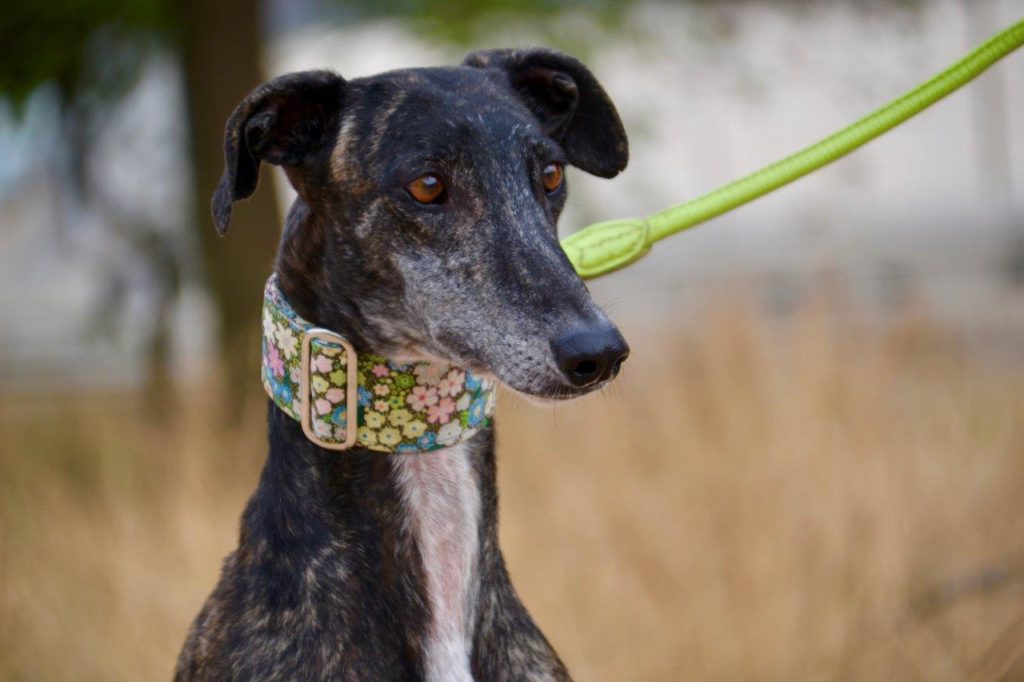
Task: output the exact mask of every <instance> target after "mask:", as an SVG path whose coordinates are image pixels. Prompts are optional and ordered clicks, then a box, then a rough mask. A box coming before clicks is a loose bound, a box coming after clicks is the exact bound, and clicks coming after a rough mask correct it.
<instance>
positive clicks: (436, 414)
mask: <svg viewBox="0 0 1024 682" xmlns="http://www.w3.org/2000/svg"><path fill="white" fill-rule="evenodd" d="M454 411H455V401H453V400H452V399H451V398H441V401H440V402H439V403H438V404H437V405H431V406H430V407H428V408H427V421H428V422H430V423H431V424H447V423H448V420H449V419H451V418H452V412H454Z"/></svg>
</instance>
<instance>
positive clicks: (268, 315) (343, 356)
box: [262, 275, 495, 453]
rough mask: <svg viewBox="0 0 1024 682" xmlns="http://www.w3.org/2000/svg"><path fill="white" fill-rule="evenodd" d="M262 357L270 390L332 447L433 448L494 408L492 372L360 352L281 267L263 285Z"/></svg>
mask: <svg viewBox="0 0 1024 682" xmlns="http://www.w3.org/2000/svg"><path fill="white" fill-rule="evenodd" d="M262 364H263V387H264V388H265V389H266V391H267V395H269V396H270V398H271V399H272V400H273V401H274V403H275V404H276V405H277V406H278V407H279V408H281V410H283V411H284V412H285V413H286V414H287V415H288V416H290V417H291V418H292V419H295V420H297V421H299V422H301V423H302V430H303V432H304V433H305V434H306V437H307V438H309V439H310V440H311V441H313V442H314V443H316V444H317V445H320V446H322V447H325V448H329V449H332V450H345V449H347V448H349V447H352V446H353V445H356V444H358V445H361V446H362V447H365V448H368V449H370V450H377V451H379V452H393V453H416V452H429V451H431V450H438V449H440V448H444V447H448V446H450V445H455V444H456V443H459V442H461V441H464V440H467V439H469V438H471V437H472V436H474V435H475V434H476V433H477V432H478V431H480V429H482V428H485V427H486V426H488V425H489V424H490V423H491V417H492V415H493V414H494V403H495V386H494V381H493V380H491V379H486V378H484V377H481V376H478V375H476V374H473V373H472V372H470V371H469V370H467V369H462V368H460V367H456V366H455V365H450V364H446V363H439V362H412V363H402V362H395V361H393V360H389V359H388V358H385V357H383V356H380V355H371V354H367V353H363V354H361V355H358V356H357V355H356V352H355V350H354V349H353V348H352V346H351V345H350V344H349V343H348V342H347V341H346V340H345V339H344V338H343V337H342V336H341V335H340V334H337V333H335V332H332V331H330V330H327V329H323V328H319V327H317V326H316V325H314V324H312V323H310V322H307V321H306V320H304V319H302V318H301V317H300V316H299V315H298V313H296V312H295V310H294V309H293V308H292V307H291V305H289V303H288V301H286V300H285V298H284V295H282V293H281V290H280V289H279V288H278V286H277V277H276V275H272V276H271V277H270V279H268V280H267V286H266V288H265V289H264V296H263V363H262ZM353 405H355V406H356V407H355V411H356V423H355V427H356V428H355V431H354V432H353V431H350V430H349V422H348V418H349V415H350V413H351V411H352V406H353Z"/></svg>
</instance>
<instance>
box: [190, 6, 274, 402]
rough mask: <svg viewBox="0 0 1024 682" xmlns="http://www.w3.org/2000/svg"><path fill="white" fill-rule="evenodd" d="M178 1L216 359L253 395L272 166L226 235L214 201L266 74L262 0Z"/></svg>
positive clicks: (270, 241)
mask: <svg viewBox="0 0 1024 682" xmlns="http://www.w3.org/2000/svg"><path fill="white" fill-rule="evenodd" d="M174 7H175V9H174V11H176V12H177V13H178V16H177V19H178V26H179V27H180V31H181V33H180V35H181V54H182V58H183V62H184V73H185V88H186V92H187V95H186V96H187V100H188V102H187V104H188V119H189V127H190V132H191V141H192V150H191V151H192V159H193V186H194V189H195V192H194V196H195V225H196V227H197V228H198V229H199V244H200V245H201V250H202V256H203V261H204V262H203V265H204V268H205V273H206V278H207V283H208V286H209V290H210V293H211V296H212V298H213V302H214V305H215V306H216V313H217V317H218V320H217V321H218V323H219V326H220V328H219V350H220V357H219V358H218V359H217V360H218V363H219V365H220V366H221V367H222V369H223V380H224V381H225V382H226V386H225V387H226V388H228V389H229V390H231V391H233V392H238V393H240V395H239V396H238V397H254V396H256V395H258V391H259V390H260V388H259V360H258V349H259V339H260V336H259V335H260V325H259V323H258V321H259V315H260V307H261V304H262V292H263V283H264V281H265V279H266V277H267V276H268V274H269V273H270V267H271V263H272V259H273V256H274V252H275V249H276V248H277V242H278V237H279V233H280V219H279V212H278V208H277V200H276V198H275V195H274V192H273V188H272V187H271V186H270V182H269V177H268V176H269V174H268V173H266V169H264V178H263V180H264V182H263V183H262V184H263V186H262V187H260V189H259V190H257V192H256V193H255V195H253V197H252V199H250V200H249V201H248V202H245V203H243V204H239V205H237V206H236V207H235V211H234V218H233V220H232V224H231V229H230V231H229V233H228V235H227V236H226V237H224V238H223V239H221V238H220V237H219V236H218V235H217V233H216V231H215V230H214V227H213V222H212V219H211V217H210V210H209V206H210V197H211V196H212V194H213V190H214V188H215V187H216V185H217V181H218V180H219V179H220V174H221V172H222V170H223V167H224V156H223V148H224V123H225V121H226V120H227V118H228V116H229V115H230V114H231V111H232V110H233V109H234V108H235V105H237V104H238V102H239V101H241V99H242V98H243V97H244V96H245V95H246V94H248V93H249V91H250V90H252V89H253V88H254V87H256V86H257V85H258V84H259V83H260V82H261V81H262V80H264V79H263V75H262V69H261V66H262V26H261V21H260V17H261V14H262V13H261V11H260V7H261V5H260V2H259V0H183V1H182V2H180V3H178V4H176V5H174ZM231 404H232V405H234V406H238V405H239V404H240V402H239V401H237V400H234V401H232V402H231ZM235 416H237V412H236V413H235Z"/></svg>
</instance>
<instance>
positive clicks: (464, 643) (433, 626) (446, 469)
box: [243, 203, 500, 679]
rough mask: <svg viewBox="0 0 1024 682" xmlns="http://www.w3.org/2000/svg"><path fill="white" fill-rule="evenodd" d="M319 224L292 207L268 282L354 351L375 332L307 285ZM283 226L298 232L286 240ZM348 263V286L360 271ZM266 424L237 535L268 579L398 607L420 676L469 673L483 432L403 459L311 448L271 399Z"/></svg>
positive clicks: (483, 496) (345, 306)
mask: <svg viewBox="0 0 1024 682" xmlns="http://www.w3.org/2000/svg"><path fill="white" fill-rule="evenodd" d="M323 228H324V226H323V225H319V224H317V219H316V218H315V217H314V216H313V215H312V213H311V212H309V211H308V210H306V209H305V208H304V207H303V206H302V205H301V203H299V204H297V207H295V208H293V210H292V212H291V214H290V217H289V225H288V228H286V233H285V240H286V241H285V243H284V244H283V245H282V249H281V255H280V257H279V259H278V263H277V278H278V282H279V286H280V288H281V290H282V293H283V294H284V295H285V296H286V297H287V298H288V300H289V302H291V303H292V305H293V306H294V307H295V308H296V311H297V312H298V313H299V314H300V315H302V316H303V317H305V318H306V319H308V320H311V321H315V322H316V323H317V324H323V325H324V326H327V325H328V324H329V325H330V327H331V328H332V330H336V331H337V332H339V333H340V334H343V335H345V336H346V337H347V338H348V339H350V340H351V342H352V343H353V345H355V346H356V348H358V349H359V350H361V351H364V352H365V351H366V350H367V349H369V348H371V346H370V345H369V343H370V341H371V340H376V337H377V336H378V335H379V331H378V330H377V329H375V328H374V327H373V326H372V325H371V324H370V323H369V321H368V319H369V318H368V316H367V315H365V314H364V312H363V311H362V310H361V309H360V307H359V305H358V297H357V296H356V295H355V294H354V292H353V291H332V292H331V301H330V302H329V303H328V302H325V301H324V300H323V299H324V296H323V293H322V290H318V289H317V287H318V286H322V283H323V280H322V279H321V278H319V277H318V275H317V273H318V272H319V271H320V268H321V267H322V266H323V262H322V259H323V249H320V248H318V247H317V246H316V244H317V242H318V238H317V235H320V236H321V237H322V235H323V234H324V230H323ZM289 233H290V234H291V235H292V236H293V237H297V236H298V235H299V234H300V233H301V235H302V237H301V239H300V238H293V239H291V240H289ZM307 241H308V242H310V243H313V244H314V247H313V248H308V247H306V246H305V244H306V242H307ZM355 260H358V259H354V261H355ZM350 265H351V266H352V267H353V272H352V278H351V280H352V281H353V282H359V281H360V280H362V279H364V278H366V277H367V275H366V274H365V273H362V272H360V271H359V266H358V264H357V263H356V262H353V263H351V264H350ZM346 279H348V278H346ZM268 421H269V437H270V453H269V456H268V460H267V464H266V467H265V469H264V472H263V476H262V478H261V481H260V486H259V489H258V491H257V494H256V495H255V496H254V498H253V501H252V502H251V504H250V507H249V510H248V511H247V513H246V522H245V529H246V530H245V533H244V535H243V542H244V540H245V537H244V536H245V535H250V534H251V535H254V536H255V537H251V538H249V540H250V542H249V543H248V544H249V549H250V550H251V551H252V552H254V553H257V552H258V553H260V554H262V555H263V559H262V560H264V561H268V562H270V563H271V564H272V565H280V566H282V569H281V570H282V571H284V572H287V573H288V574H289V575H284V574H282V575H280V576H277V578H278V579H277V580H276V581H275V582H277V583H279V584H280V583H286V584H289V585H290V587H289V588H288V589H289V590H290V589H295V590H298V591H299V592H301V593H303V594H304V595H305V598H306V599H316V596H317V595H315V594H314V593H312V592H309V590H311V589H312V590H314V591H315V588H317V587H319V588H322V589H327V590H328V591H329V583H330V581H332V580H337V579H340V580H344V581H345V582H346V583H347V587H348V588H350V589H351V588H353V587H354V588H355V589H356V590H357V592H358V593H359V594H360V595H361V598H359V601H360V602H362V603H359V604H350V605H347V606H349V607H352V608H358V609H370V610H373V609H381V610H382V611H389V612H392V613H393V612H397V613H401V614H403V621H404V622H403V623H402V624H401V625H402V630H403V631H402V632H394V633H393V635H394V636H395V637H400V638H405V639H408V641H409V642H410V643H411V644H410V646H414V647H420V651H419V652H417V653H418V654H419V655H418V656H417V657H416V658H417V660H419V661H421V662H422V665H423V666H424V667H425V670H423V671H422V672H423V673H424V674H425V676H426V677H427V679H435V678H434V677H433V676H432V675H431V674H430V673H431V671H432V670H434V671H442V670H443V671H452V670H463V671H464V672H465V679H471V676H470V671H469V656H470V652H471V651H472V646H473V637H474V632H475V630H476V622H477V613H476V608H475V604H476V596H477V593H478V586H479V584H480V581H481V579H482V576H486V575H487V574H488V573H489V572H493V570H494V567H495V566H497V565H498V563H500V557H497V556H488V555H487V554H488V552H487V550H486V549H482V548H491V550H490V554H494V553H495V552H496V548H497V537H496V521H495V519H496V493H495V481H494V452H493V434H492V430H491V428H490V427H487V428H484V429H481V430H480V432H479V433H477V434H476V435H475V436H473V437H472V438H471V439H469V440H467V441H465V442H461V443H458V444H457V445H454V446H452V447H447V448H443V449H440V450H435V451H432V452H423V453H418V454H414V455H402V454H386V453H381V452H374V451H370V450H367V449H366V448H363V447H360V446H359V445H358V444H357V445H356V446H355V447H353V448H352V449H350V450H347V451H344V452H334V451H330V450H326V449H324V448H321V447H318V446H317V445H316V444H314V443H312V442H310V441H309V440H308V439H307V437H306V435H305V434H304V433H303V430H302V428H301V426H300V424H299V423H298V422H297V421H295V420H294V419H292V418H291V417H290V416H288V415H286V414H285V413H284V412H283V411H282V410H281V409H280V408H279V407H278V406H277V405H275V404H274V403H273V402H271V404H270V409H269V415H268ZM356 558H358V559H356ZM282 562H284V563H282ZM285 566H287V567H288V568H284V567H285ZM302 576H306V577H305V578H304V579H300V578H301V577H302ZM311 583H313V584H312V585H311ZM371 620H372V619H371ZM385 621H386V618H385V617H384V614H381V617H380V622H381V623H384V622H385Z"/></svg>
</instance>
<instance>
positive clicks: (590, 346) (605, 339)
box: [551, 323, 629, 388]
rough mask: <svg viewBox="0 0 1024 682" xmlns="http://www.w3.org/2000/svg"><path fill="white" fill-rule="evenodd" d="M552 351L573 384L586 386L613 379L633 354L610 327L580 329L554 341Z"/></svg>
mask: <svg viewBox="0 0 1024 682" xmlns="http://www.w3.org/2000/svg"><path fill="white" fill-rule="evenodd" d="M551 350H552V352H553V353H554V356H555V361H556V362H557V363H558V367H559V368H560V369H561V370H562V374H563V375H564V376H565V378H566V379H568V381H569V383H570V384H572V385H573V386H577V387H580V388H582V387H585V386H590V385H593V384H596V383H598V382H601V381H605V380H608V379H612V378H614V377H615V375H616V374H618V372H619V369H620V368H621V367H622V363H623V361H624V360H625V359H626V356H628V355H629V346H627V345H626V341H625V339H623V338H622V335H621V334H619V330H618V329H616V328H615V327H613V326H612V325H610V324H607V323H605V324H602V325H600V326H595V327H584V328H576V329H573V330H571V331H570V332H568V333H567V334H563V335H562V336H560V337H558V338H557V339H555V340H554V341H552V342H551Z"/></svg>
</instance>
